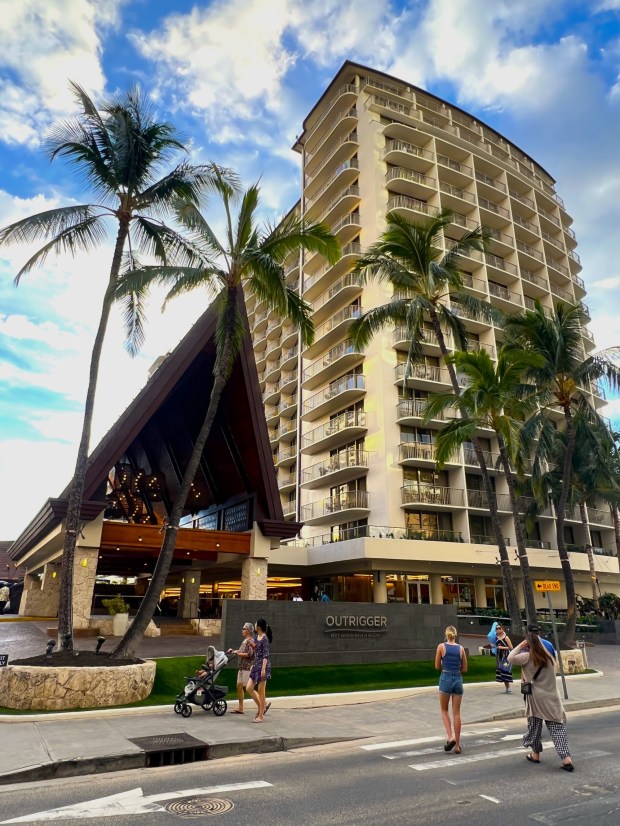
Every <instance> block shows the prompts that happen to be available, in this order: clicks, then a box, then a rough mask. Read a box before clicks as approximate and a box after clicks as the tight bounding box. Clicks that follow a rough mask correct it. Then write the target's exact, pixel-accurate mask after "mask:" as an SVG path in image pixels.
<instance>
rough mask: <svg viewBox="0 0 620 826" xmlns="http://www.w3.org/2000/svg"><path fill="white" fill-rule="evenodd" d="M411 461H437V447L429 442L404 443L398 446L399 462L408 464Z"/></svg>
mask: <svg viewBox="0 0 620 826" xmlns="http://www.w3.org/2000/svg"><path fill="white" fill-rule="evenodd" d="M409 459H423V460H426V461H428V462H434V461H435V445H434V444H428V443H427V442H402V444H400V445H399V446H398V461H399V462H406V461H408V460H409Z"/></svg>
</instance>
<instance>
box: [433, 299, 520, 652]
mask: <svg viewBox="0 0 620 826" xmlns="http://www.w3.org/2000/svg"><path fill="white" fill-rule="evenodd" d="M429 316H430V320H431V324H432V325H433V331H434V333H435V337H436V338H437V343H438V344H439V349H440V350H441V353H442V355H443V357H444V363H445V357H446V356H447V355H448V353H449V351H448V348H447V347H446V340H445V337H444V334H443V330H442V329H441V324H440V323H439V318H438V317H437V313H436V312H435V310H434V309H432V310H430V312H429ZM446 367H447V368H448V374H449V376H450V383H451V384H452V390H453V392H454V395H455V396H457V397H459V396H460V395H461V388H460V385H459V382H458V377H457V375H456V370H455V369H454V365H453V364H450V363H447V364H446ZM473 445H474V452H475V454H476V459H477V460H478V464H479V465H480V472H481V474H482V485H483V488H484V492H485V495H486V498H487V504H488V507H489V517H490V519H491V525H492V526H493V531H494V533H495V539H496V541H497V548H498V551H499V558H500V565H501V570H502V582H503V584H504V593H505V594H506V604H507V606H508V613H509V615H510V625H511V629H510V630H511V632H512V633H513V634H516V635H518V636H521V635H522V633H523V620H522V618H521V611H520V610H519V603H518V601H517V592H516V591H515V584H514V580H513V578H512V569H511V567H510V557H509V556H508V549H507V548H506V540H505V538H504V534H503V531H502V526H501V524H500V521H499V514H498V511H497V497H496V495H495V490H494V489H493V486H492V485H491V477H490V476H489V471H488V469H487V464H486V460H485V458H484V452H483V450H482V445H481V444H480V439H479V438H478V437H477V436H476V437H475V438H474V439H473Z"/></svg>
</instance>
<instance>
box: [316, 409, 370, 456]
mask: <svg viewBox="0 0 620 826" xmlns="http://www.w3.org/2000/svg"><path fill="white" fill-rule="evenodd" d="M360 427H362V428H365V427H366V413H365V412H364V411H363V410H347V411H346V412H345V413H341V414H340V415H338V416H334V418H333V419H330V420H329V421H328V422H327V423H326V424H322V425H321V426H320V427H315V428H313V429H312V430H310V431H308V432H307V433H304V435H303V445H304V447H311V446H312V445H314V444H316V443H317V442H321V441H323V439H327V438H328V437H329V436H333V435H334V434H335V433H340V432H342V431H345V430H347V429H348V428H360Z"/></svg>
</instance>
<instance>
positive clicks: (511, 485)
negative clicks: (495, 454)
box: [495, 431, 536, 623]
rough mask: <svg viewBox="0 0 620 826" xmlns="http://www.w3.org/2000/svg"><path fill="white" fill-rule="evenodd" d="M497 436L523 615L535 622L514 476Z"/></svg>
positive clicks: (504, 445) (504, 446) (503, 443)
mask: <svg viewBox="0 0 620 826" xmlns="http://www.w3.org/2000/svg"><path fill="white" fill-rule="evenodd" d="M495 433H496V435H497V443H498V445H499V454H500V456H501V459H502V465H503V467H504V474H505V476H506V484H507V485H508V496H509V497H510V507H511V508H512V519H513V522H514V526H515V537H516V540H517V551H518V553H519V565H520V566H521V579H522V580H523V594H524V596H525V615H526V617H527V621H528V623H529V622H535V621H536V605H535V603H534V590H533V588H532V575H531V573H530V561H529V559H528V556H527V550H526V547H525V534H524V532H523V522H522V521H521V514H520V513H519V502H518V499H517V494H516V491H515V482H514V476H513V475H512V468H511V466H510V459H509V457H508V450H507V449H506V444H505V442H504V440H503V438H502V437H501V436H500V434H499V433H498V432H497V431H495Z"/></svg>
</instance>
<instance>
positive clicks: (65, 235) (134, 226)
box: [0, 83, 213, 648]
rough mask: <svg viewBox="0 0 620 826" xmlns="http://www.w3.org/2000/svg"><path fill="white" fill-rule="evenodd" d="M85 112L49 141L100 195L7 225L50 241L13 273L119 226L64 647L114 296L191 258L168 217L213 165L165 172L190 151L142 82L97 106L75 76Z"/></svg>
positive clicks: (94, 373) (70, 533) (66, 601)
mask: <svg viewBox="0 0 620 826" xmlns="http://www.w3.org/2000/svg"><path fill="white" fill-rule="evenodd" d="M71 88H72V90H73V92H74V94H75V98H76V100H77V103H78V106H79V109H80V111H79V114H78V115H77V116H75V117H74V118H72V119H70V120H66V121H61V122H59V123H58V124H56V125H55V126H54V127H53V128H52V130H51V131H50V133H49V135H48V137H47V141H46V149H47V153H48V155H49V157H50V159H51V160H54V159H55V158H64V159H65V160H66V161H67V162H68V164H69V166H70V168H71V169H72V170H74V171H75V173H76V175H77V177H78V178H79V179H82V180H83V181H85V182H86V183H87V184H88V185H89V187H90V188H91V190H92V192H93V194H94V196H95V198H96V200H97V202H96V203H88V204H79V205H72V206H66V207H59V208H58V209H51V210H47V211H46V212H41V213H38V214H36V215H31V216H29V217H28V218H23V219H22V220H20V221H17V222H15V223H13V224H10V225H9V226H7V227H4V229H2V230H0V245H2V244H13V243H17V244H32V243H39V242H41V241H45V244H44V245H43V246H42V247H41V248H40V249H39V250H38V251H37V252H35V253H34V254H33V255H32V257H31V258H30V259H29V260H28V261H27V262H26V263H25V264H24V266H23V267H22V268H21V269H20V271H19V272H18V273H17V276H16V277H15V283H16V284H19V282H20V280H21V278H22V276H24V275H26V274H27V273H29V272H30V270H32V269H33V268H34V267H36V266H41V265H43V264H44V263H45V262H46V260H47V258H48V256H49V255H50V254H60V253H64V252H69V253H70V254H71V255H75V254H76V253H79V252H87V253H89V252H92V251H93V250H94V249H95V248H96V247H97V246H98V245H99V244H101V243H102V242H103V241H105V239H106V237H107V231H108V229H107V224H108V223H109V222H110V223H112V224H113V225H115V226H116V233H115V234H116V237H115V241H114V251H113V254H112V262H111V265H110V271H109V275H108V282H107V286H106V290H105V294H104V297H103V302H102V306H101V314H100V318H99V323H98V327H97V332H96V335H95V340H94V343H93V348H92V353H91V359H90V370H89V379H88V389H87V392H86V401H85V405H84V418H83V423H82V432H81V436H80V442H79V447H78V453H77V459H76V464H75V470H74V474H73V479H72V481H71V483H70V486H69V491H68V505H67V517H66V531H65V538H64V547H63V556H62V570H61V590H60V601H59V608H58V631H59V635H60V637H61V638H62V640H63V646H64V647H67V648H72V646H73V641H72V633H73V617H72V602H73V566H74V555H75V546H76V542H77V537H78V533H79V529H80V510H81V505H82V498H83V491H84V479H85V472H86V461H87V458H88V448H89V442H90V435H91V425H92V416H93V407H94V401H95V392H96V389H97V377H98V372H99V361H100V357H101V350H102V345H103V341H104V338H105V333H106V328H107V324H108V319H109V315H110V310H111V307H112V304H113V303H114V300H115V297H116V290H117V288H118V285H119V283H120V282H121V281H122V280H123V278H124V277H125V274H126V273H127V272H128V271H130V270H132V271H133V270H135V269H136V268H137V267H139V266H140V260H139V257H140V256H141V255H145V256H148V257H149V258H150V259H152V260H155V261H157V262H159V263H161V264H172V263H174V264H175V265H177V266H183V265H184V264H189V263H191V262H193V261H194V253H193V250H192V247H191V244H189V243H188V242H186V241H185V240H184V239H183V237H182V236H181V235H180V234H179V233H178V232H176V231H175V230H174V229H171V228H170V227H169V226H167V225H166V224H165V223H164V219H166V218H167V217H168V216H169V215H170V214H171V213H170V207H171V204H172V202H173V200H175V199H178V198H180V197H182V198H185V199H186V200H187V201H188V202H189V203H196V202H197V201H198V198H199V194H200V192H201V191H202V190H204V189H205V188H207V187H208V186H210V184H211V181H212V178H213V175H212V170H211V169H210V168H209V167H206V166H200V167H198V166H191V165H190V164H188V163H185V162H183V163H180V164H178V165H176V166H174V167H173V168H171V169H170V170H169V171H167V172H165V173H164V170H165V167H167V166H169V164H170V162H171V161H172V159H173V158H174V156H175V155H176V154H178V153H179V152H185V148H184V146H183V144H182V143H181V141H180V139H179V136H178V135H177V133H176V131H175V129H174V127H173V126H172V125H171V124H169V123H166V122H163V121H160V120H158V119H157V116H156V113H155V111H154V110H153V108H152V106H151V105H150V104H149V102H148V101H147V99H146V98H145V97H144V95H143V94H142V93H141V91H140V89H139V88H137V87H136V88H134V89H132V90H130V91H129V92H126V93H123V94H119V95H116V96H114V97H112V98H110V99H109V100H107V101H104V102H103V103H102V104H101V105H100V106H99V107H97V106H96V105H95V103H93V101H92V100H91V98H90V97H89V96H88V95H87V94H86V92H85V91H84V90H83V89H82V88H81V87H80V86H78V85H77V84H76V83H71ZM143 303H144V292H143V290H141V289H136V290H134V291H131V292H127V293H125V294H124V295H123V298H122V310H123V314H124V322H125V328H126V333H127V340H126V347H127V349H128V351H129V353H130V354H132V355H134V354H135V353H136V352H137V350H138V348H139V346H140V345H141V343H142V341H143V336H144V334H143Z"/></svg>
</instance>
